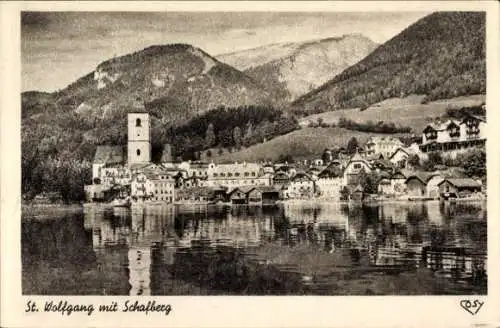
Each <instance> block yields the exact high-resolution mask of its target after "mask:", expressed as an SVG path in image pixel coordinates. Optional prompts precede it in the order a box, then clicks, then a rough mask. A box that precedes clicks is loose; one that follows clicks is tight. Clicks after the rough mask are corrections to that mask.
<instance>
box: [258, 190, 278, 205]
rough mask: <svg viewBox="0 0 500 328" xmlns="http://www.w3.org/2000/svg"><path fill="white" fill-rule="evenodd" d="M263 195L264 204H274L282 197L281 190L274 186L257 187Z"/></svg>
mask: <svg viewBox="0 0 500 328" xmlns="http://www.w3.org/2000/svg"><path fill="white" fill-rule="evenodd" d="M257 189H258V190H260V193H261V195H262V205H274V204H276V202H277V201H278V200H279V199H280V192H279V190H277V189H276V188H274V187H267V186H260V187H257Z"/></svg>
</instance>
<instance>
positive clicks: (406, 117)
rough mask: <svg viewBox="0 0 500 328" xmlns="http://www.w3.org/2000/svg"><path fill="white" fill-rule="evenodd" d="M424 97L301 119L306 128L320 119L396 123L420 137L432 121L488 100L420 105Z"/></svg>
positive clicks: (477, 98) (481, 97) (471, 98)
mask: <svg viewBox="0 0 500 328" xmlns="http://www.w3.org/2000/svg"><path fill="white" fill-rule="evenodd" d="M423 97H424V96H409V97H406V98H403V99H399V98H391V99H386V100H384V101H382V102H379V103H377V104H374V105H372V106H370V107H369V108H368V109H366V110H364V111H362V112H361V111H359V110H358V109H343V110H338V111H330V112H325V113H321V114H315V115H309V116H306V117H304V118H302V119H301V120H300V124H301V125H302V126H307V125H308V124H309V122H311V121H312V122H317V120H318V118H319V117H321V118H323V122H325V123H328V124H331V123H333V122H337V121H338V119H339V118H341V117H345V118H347V119H350V120H353V121H356V122H360V123H365V122H367V121H373V122H375V123H376V122H378V121H384V122H394V123H395V124H396V125H402V126H410V127H411V128H412V130H413V132H414V133H416V134H418V133H420V131H422V129H423V128H424V127H425V125H426V124H427V123H428V122H429V121H431V120H432V119H433V118H435V117H437V116H442V115H443V114H445V113H446V109H448V108H461V107H468V106H475V105H480V104H481V103H483V102H484V101H485V98H486V97H485V95H473V96H464V97H457V98H453V99H446V100H438V101H433V102H429V103H428V104H420V100H421V99H422V98H423ZM422 113H425V115H422Z"/></svg>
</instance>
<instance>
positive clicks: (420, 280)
mask: <svg viewBox="0 0 500 328" xmlns="http://www.w3.org/2000/svg"><path fill="white" fill-rule="evenodd" d="M22 226H23V229H22V232H23V234H22V236H23V238H22V245H23V256H22V257H23V292H24V293H27V294H100V295H102V294H104V295H113V294H114V295H127V294H128V295H172V294H216V295H220V294H247V295H252V294H259V295H263V294H273V295H280V294H327V295H351V294H357V295H360V294H361V295H365V294H429V293H431V294H447V293H486V281H487V279H486V277H487V270H486V243H487V240H486V239H487V238H486V237H487V231H486V210H485V204H483V203H477V204H476V203H470V204H440V203H438V202H427V203H417V202H415V203H394V204H384V205H382V206H378V205H377V206H361V205H357V206H352V205H347V204H337V203H335V204H333V203H332V204H330V203H308V204H300V205H298V204H284V205H282V206H275V207H260V206H232V207H216V206H214V207H191V208H182V209H180V208H178V207H173V206H165V207H163V206H151V207H137V208H135V207H134V208H132V209H124V208H114V209H113V208H103V207H89V208H86V209H85V211H84V213H81V214H79V215H75V216H74V217H70V218H61V219H55V220H53V221H48V222H37V221H34V222H29V223H28V222H26V223H23V225H22ZM79 274H80V276H78V275H79ZM407 281H409V282H410V283H408V282H407ZM412 284H413V285H412Z"/></svg>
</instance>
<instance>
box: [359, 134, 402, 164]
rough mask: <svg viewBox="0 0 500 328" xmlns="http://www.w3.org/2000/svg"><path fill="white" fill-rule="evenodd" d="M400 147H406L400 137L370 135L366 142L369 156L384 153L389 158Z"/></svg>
mask: <svg viewBox="0 0 500 328" xmlns="http://www.w3.org/2000/svg"><path fill="white" fill-rule="evenodd" d="M400 147H404V144H403V143H402V142H401V140H399V139H398V138H394V137H389V136H388V137H370V138H369V139H368V141H367V142H366V145H365V151H366V155H367V156H371V155H382V156H383V157H384V158H385V159H388V158H389V157H390V156H391V155H392V154H393V153H394V152H395V151H396V149H398V148H400Z"/></svg>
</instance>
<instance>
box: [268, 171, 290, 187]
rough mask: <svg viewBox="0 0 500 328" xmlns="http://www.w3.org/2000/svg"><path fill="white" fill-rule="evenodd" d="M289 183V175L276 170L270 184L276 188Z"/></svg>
mask: <svg viewBox="0 0 500 328" xmlns="http://www.w3.org/2000/svg"><path fill="white" fill-rule="evenodd" d="M289 183H290V176H289V175H288V174H287V173H285V172H283V171H277V172H276V173H274V176H273V178H272V184H273V186H275V187H276V188H277V189H281V188H283V187H286V186H288V184H289Z"/></svg>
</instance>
